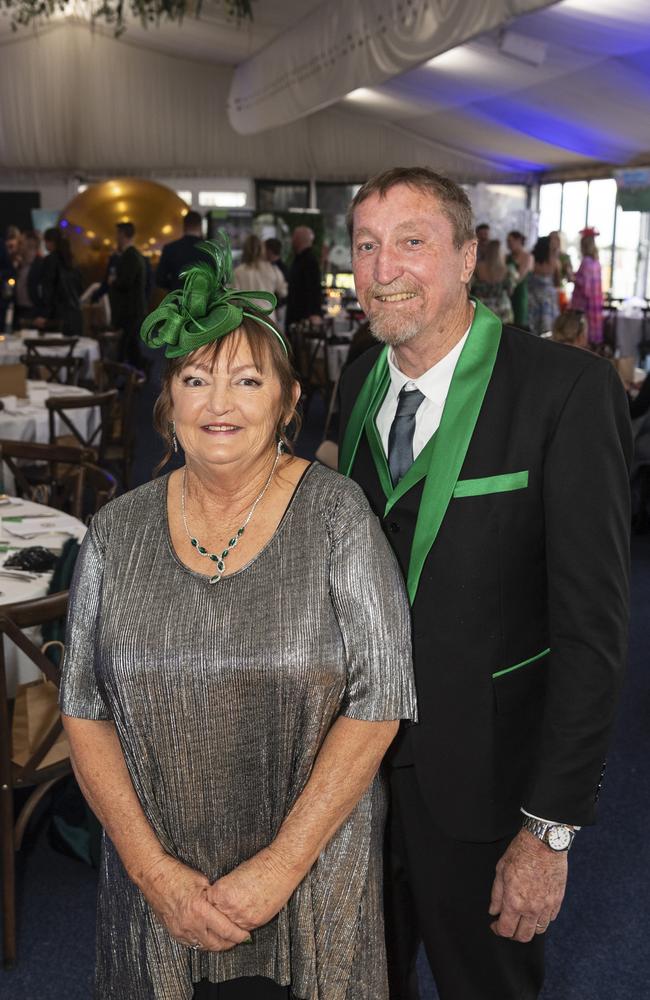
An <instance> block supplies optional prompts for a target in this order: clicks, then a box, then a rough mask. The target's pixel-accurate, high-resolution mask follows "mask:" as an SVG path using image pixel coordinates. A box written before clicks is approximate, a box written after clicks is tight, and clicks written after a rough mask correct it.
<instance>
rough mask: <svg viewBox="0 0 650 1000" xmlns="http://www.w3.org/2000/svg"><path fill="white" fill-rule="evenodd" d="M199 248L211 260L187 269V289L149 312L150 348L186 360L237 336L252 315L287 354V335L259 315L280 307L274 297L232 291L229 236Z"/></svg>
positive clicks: (144, 330) (146, 336)
mask: <svg viewBox="0 0 650 1000" xmlns="http://www.w3.org/2000/svg"><path fill="white" fill-rule="evenodd" d="M197 249H199V250H202V251H203V253H204V254H205V256H207V257H209V258H210V260H209V262H208V261H203V260H202V261H200V262H198V263H196V264H193V265H192V266H191V267H188V268H187V270H186V271H183V273H182V274H181V278H183V287H182V288H181V289H180V290H179V291H176V292H170V293H169V295H166V296H165V298H164V299H163V300H162V302H161V303H160V305H159V306H158V308H157V309H154V311H153V312H152V313H149V315H148V316H147V318H146V319H145V321H144V323H143V324H142V327H141V328H140V336H141V337H142V339H143V340H144V342H145V344H147V346H148V347H164V348H165V357H167V358H182V357H183V356H184V355H186V354H191V353H192V351H197V350H198V349H199V348H200V347H205V345H206V344H212V343H214V341H215V340H220V339H221V338H222V337H225V336H226V334H228V333H232V331H233V330H236V329H237V327H239V326H241V324H242V320H243V318H244V316H247V317H248V318H249V319H253V320H255V322H256V323H262V324H263V325H264V326H266V327H268V328H269V330H271V331H272V332H273V333H274V334H275V335H276V337H277V338H278V340H279V341H280V343H281V344H282V346H283V348H284V350H285V351H286V350H287V345H286V343H285V341H284V337H283V336H282V335H281V334H280V333H279V332H278V331H277V330H276V329H275V327H274V326H273V325H272V324H271V323H270V322H267V321H266V320H265V319H263V317H262V316H261V315H259V314H260V313H262V314H263V315H265V316H268V315H269V314H270V313H272V312H273V310H274V308H275V306H276V305H277V299H276V297H275V295H274V294H273V293H272V292H264V291H259V292H244V291H239V290H238V289H236V288H230V287H229V284H230V282H231V281H232V253H231V250H230V241H229V239H228V237H227V236H226V234H225V233H224V232H223V231H221V230H220V231H219V232H218V233H217V237H216V239H214V240H210V241H209V242H205V243H197ZM264 303H267V304H266V305H264ZM250 310H255V312H251V311H250Z"/></svg>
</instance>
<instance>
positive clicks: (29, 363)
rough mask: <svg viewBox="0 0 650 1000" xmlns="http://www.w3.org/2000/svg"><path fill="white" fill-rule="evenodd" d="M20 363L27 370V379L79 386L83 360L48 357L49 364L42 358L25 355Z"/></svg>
mask: <svg viewBox="0 0 650 1000" xmlns="http://www.w3.org/2000/svg"><path fill="white" fill-rule="evenodd" d="M20 363H21V364H23V365H25V367H26V369H27V378H31V379H43V380H44V381H45V382H57V383H58V384H59V385H79V378H80V376H81V369H82V368H83V363H84V360H83V358H59V357H56V356H52V357H48V358H47V364H45V362H44V359H43V358H41V357H35V356H34V355H29V354H23V355H22V357H21V359H20Z"/></svg>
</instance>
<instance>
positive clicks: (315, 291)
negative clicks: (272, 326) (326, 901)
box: [285, 247, 323, 329]
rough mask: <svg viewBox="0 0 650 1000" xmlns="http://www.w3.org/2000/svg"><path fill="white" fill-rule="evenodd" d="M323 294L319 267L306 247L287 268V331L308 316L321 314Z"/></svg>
mask: <svg viewBox="0 0 650 1000" xmlns="http://www.w3.org/2000/svg"><path fill="white" fill-rule="evenodd" d="M322 301H323V292H322V289H321V275H320V267H319V265H318V261H317V259H316V254H315V253H314V251H313V250H312V249H311V247H307V248H306V249H305V250H302V251H301V252H300V253H297V254H296V256H295V257H294V258H293V260H292V262H291V267H290V268H289V292H288V295H287V314H286V318H285V322H286V325H287V329H288V328H289V326H290V324H291V323H297V322H298V321H299V320H301V319H308V317H309V316H320V315H321V313H322Z"/></svg>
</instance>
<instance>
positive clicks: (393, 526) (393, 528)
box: [388, 521, 399, 535]
mask: <svg viewBox="0 0 650 1000" xmlns="http://www.w3.org/2000/svg"><path fill="white" fill-rule="evenodd" d="M388 530H389V531H390V533H391V535H396V534H397V532H398V531H399V524H398V523H397V521H389V523H388Z"/></svg>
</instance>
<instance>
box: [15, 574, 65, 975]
mask: <svg viewBox="0 0 650 1000" xmlns="http://www.w3.org/2000/svg"><path fill="white" fill-rule="evenodd" d="M67 604H68V591H67V590H66V591H62V592H61V593H59V594H53V595H51V596H48V597H41V598H38V599H37V600H34V601H25V602H24V603H22V604H12V605H8V606H7V607H5V608H2V609H1V610H0V853H1V855H2V916H3V963H4V966H5V968H12V966H13V965H14V964H15V961H16V852H17V851H19V850H20V847H21V844H22V840H23V836H24V833H25V829H26V827H27V824H28V822H29V820H30V818H31V816H32V815H33V813H34V810H35V809H36V806H37V805H38V803H39V802H40V801H41V800H42V799H43V797H44V796H45V795H46V794H47V793H48V792H49V790H50V789H51V788H52V786H53V785H54V784H56V782H57V781H60V779H61V778H64V777H66V776H67V775H68V774H70V773H71V766H70V757H69V751H68V748H67V745H66V742H65V739H64V738H61V737H62V725H61V717H60V715H59V714H58V713H55V717H54V718H53V719H52V721H51V722H50V724H49V725H46V726H45V728H44V731H42V732H41V733H39V734H38V738H37V743H36V745H32V746H31V747H28V748H25V747H24V746H23V747H20V748H19V747H16V746H15V745H14V743H15V742H16V741H15V740H14V738H13V736H14V733H12V711H11V706H10V703H9V700H8V698H7V683H6V667H5V642H10V643H13V644H14V645H15V646H17V647H18V649H19V650H20V651H21V653H22V654H23V655H24V656H26V657H28V659H30V660H31V661H32V663H34V664H35V665H36V666H37V667H38V669H39V670H40V671H42V673H43V674H45V677H46V678H47V680H48V681H51V682H52V683H53V684H55V685H56V686H57V687H58V684H59V670H58V668H57V667H56V666H55V665H54V663H53V662H52V661H51V660H50V659H49V658H48V657H47V656H45V654H44V653H42V652H41V649H40V647H39V646H38V645H36V644H35V643H34V642H32V640H31V639H30V638H28V636H27V635H26V634H25V633H24V632H23V631H22V629H26V628H32V627H34V626H41V625H44V624H46V623H47V622H52V621H56V620H58V619H60V618H63V617H65V614H66V610H67ZM23 788H32V791H31V793H30V794H29V796H28V797H27V799H26V801H25V802H24V804H23V806H22V808H21V810H20V812H19V814H18V816H15V814H14V790H15V789H23Z"/></svg>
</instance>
